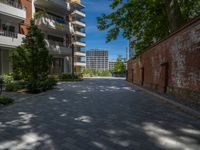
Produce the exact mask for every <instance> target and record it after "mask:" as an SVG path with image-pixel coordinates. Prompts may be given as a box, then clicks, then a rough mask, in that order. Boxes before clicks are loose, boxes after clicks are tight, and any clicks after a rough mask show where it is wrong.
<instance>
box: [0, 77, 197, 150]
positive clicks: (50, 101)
mask: <svg viewBox="0 0 200 150" xmlns="http://www.w3.org/2000/svg"><path fill="white" fill-rule="evenodd" d="M6 94H7V95H9V93H6ZM11 96H14V97H15V98H20V99H21V100H22V98H23V97H29V98H28V99H26V100H22V101H17V103H15V104H13V105H10V106H8V107H3V108H1V109H0V135H1V136H0V150H1V149H8V150H18V149H20V148H21V149H22V148H23V149H33V150H40V149H41V150H45V149H48V150H51V149H52V150H62V149H63V150H100V149H101V150H138V149H139V150H146V149H148V150H160V149H174V150H180V149H181V150H188V149H190V150H199V149H200V148H199V147H200V120H197V119H195V118H193V117H191V116H189V115H187V114H185V113H183V112H181V111H179V110H178V109H176V108H174V107H172V106H171V105H168V104H166V103H164V102H162V100H159V99H158V98H156V97H154V96H152V95H149V94H147V93H145V92H143V91H141V90H139V89H137V87H134V86H133V85H130V84H128V83H127V82H126V81H124V80H121V79H85V80H84V81H82V82H75V83H60V84H59V85H58V86H57V88H56V89H54V90H51V91H48V92H46V93H43V94H41V95H36V96H34V95H22V94H20V93H11Z"/></svg>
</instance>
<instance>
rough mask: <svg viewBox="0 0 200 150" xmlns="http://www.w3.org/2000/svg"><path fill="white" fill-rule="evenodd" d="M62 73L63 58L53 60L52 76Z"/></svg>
mask: <svg viewBox="0 0 200 150" xmlns="http://www.w3.org/2000/svg"><path fill="white" fill-rule="evenodd" d="M63 72H64V58H53V68H52V73H53V74H60V73H63Z"/></svg>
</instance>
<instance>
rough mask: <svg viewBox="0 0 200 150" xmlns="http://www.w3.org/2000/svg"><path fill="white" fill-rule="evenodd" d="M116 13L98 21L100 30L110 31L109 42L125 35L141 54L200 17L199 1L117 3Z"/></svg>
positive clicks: (114, 3) (127, 0) (124, 0)
mask: <svg viewBox="0 0 200 150" xmlns="http://www.w3.org/2000/svg"><path fill="white" fill-rule="evenodd" d="M110 7H111V8H112V9H113V12H112V13H110V14H102V16H101V17H98V18H97V21H98V26H97V27H98V28H99V30H107V31H108V33H107V38H106V41H107V42H109V41H111V40H115V39H116V38H117V37H118V35H119V34H121V33H122V35H123V37H124V38H127V39H131V38H132V37H133V36H134V37H135V39H136V40H135V41H132V47H134V48H136V54H139V53H140V52H141V51H142V50H143V49H144V48H147V47H148V46H150V45H151V44H153V43H155V42H157V41H159V40H160V39H162V38H163V37H165V36H166V35H168V34H169V33H170V32H173V31H175V30H177V29H178V28H179V27H180V26H182V25H183V24H184V23H185V22H186V21H188V20H189V19H191V18H194V17H196V16H198V15H200V10H199V7H200V1H199V0H113V1H112V3H111V5H110Z"/></svg>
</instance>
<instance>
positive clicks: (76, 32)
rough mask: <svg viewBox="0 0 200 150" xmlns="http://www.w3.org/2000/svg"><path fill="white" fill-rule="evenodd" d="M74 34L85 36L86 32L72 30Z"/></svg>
mask: <svg viewBox="0 0 200 150" xmlns="http://www.w3.org/2000/svg"><path fill="white" fill-rule="evenodd" d="M74 35H75V36H78V37H86V34H85V33H82V32H80V31H75V32H74Z"/></svg>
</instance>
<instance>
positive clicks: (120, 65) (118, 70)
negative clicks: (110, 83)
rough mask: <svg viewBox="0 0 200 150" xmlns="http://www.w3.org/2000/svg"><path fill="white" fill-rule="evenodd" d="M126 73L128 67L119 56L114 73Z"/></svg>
mask: <svg viewBox="0 0 200 150" xmlns="http://www.w3.org/2000/svg"><path fill="white" fill-rule="evenodd" d="M125 71H126V67H125V65H124V62H123V60H122V56H120V55H119V56H118V58H117V61H116V62H115V64H114V72H115V73H124V72H125Z"/></svg>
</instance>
